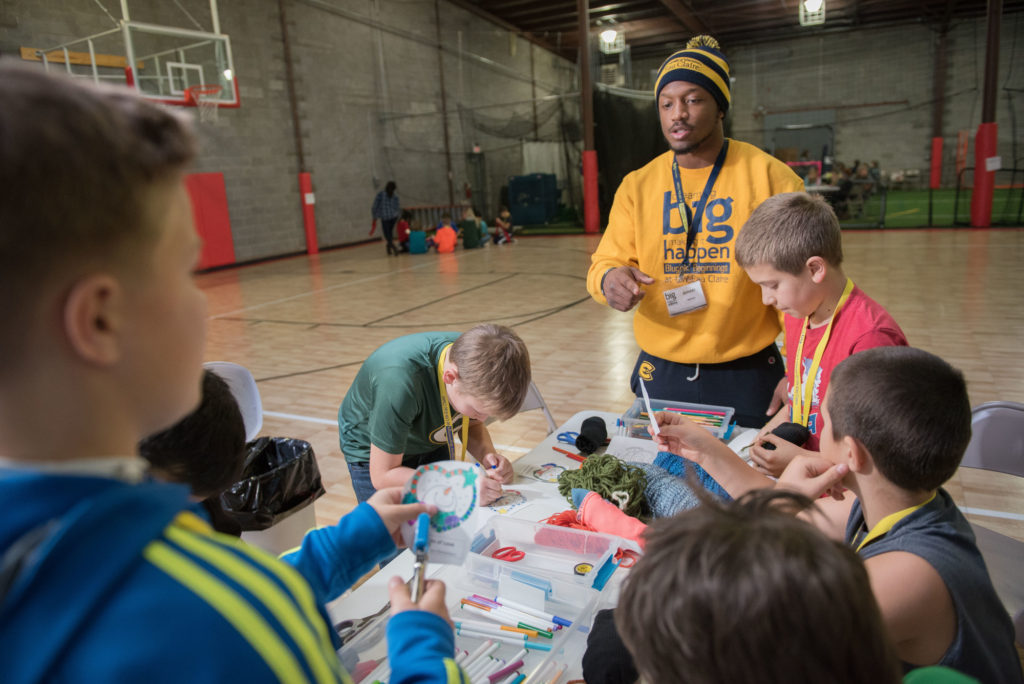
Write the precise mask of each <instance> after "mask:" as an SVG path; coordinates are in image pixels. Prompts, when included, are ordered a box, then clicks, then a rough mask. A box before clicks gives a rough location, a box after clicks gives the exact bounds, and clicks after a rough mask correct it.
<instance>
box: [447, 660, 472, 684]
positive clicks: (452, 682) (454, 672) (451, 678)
mask: <svg viewBox="0 0 1024 684" xmlns="http://www.w3.org/2000/svg"><path fill="white" fill-rule="evenodd" d="M444 670H445V673H446V674H447V675H448V684H462V683H463V682H465V681H467V680H466V678H465V677H463V676H462V669H461V668H460V667H459V666H458V665H456V664H455V661H454V660H452V659H451V658H445V659H444Z"/></svg>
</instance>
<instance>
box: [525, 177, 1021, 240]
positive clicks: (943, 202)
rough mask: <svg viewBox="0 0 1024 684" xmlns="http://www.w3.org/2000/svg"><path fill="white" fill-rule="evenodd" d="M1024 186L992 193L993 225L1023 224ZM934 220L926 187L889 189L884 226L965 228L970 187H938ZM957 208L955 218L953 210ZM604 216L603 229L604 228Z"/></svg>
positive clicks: (869, 218)
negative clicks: (1023, 197) (920, 188)
mask: <svg viewBox="0 0 1024 684" xmlns="http://www.w3.org/2000/svg"><path fill="white" fill-rule="evenodd" d="M1022 193H1024V188H1011V189H1005V188H997V189H996V190H995V192H994V193H993V196H992V225H994V226H1024V215H1022V216H1021V218H1020V219H1018V211H1019V210H1020V208H1021V204H1020V203H1021V196H1022ZM931 201H932V220H931V224H929V223H928V191H927V190H890V191H889V193H888V195H887V197H886V203H885V204H886V206H885V222H884V227H885V228H925V227H928V226H929V225H931V226H935V227H938V228H952V227H965V226H967V225H968V224H969V223H970V219H971V193H970V190H961V191H960V201H959V203H957V201H956V190H935V191H934V192H933V193H932V199H931ZM881 208H882V199H881V197H880V196H879V195H877V194H875V195H872V196H871V197H870V198H868V201H867V202H866V203H865V205H864V211H863V212H862V213H861V215H860V216H852V217H850V218H848V219H843V220H841V221H840V224H841V225H842V226H843V228H877V227H879V222H880V215H881ZM954 208H955V209H956V220H955V221H954V216H953V211H954ZM604 220H605V219H604V217H602V228H604V225H603V223H604ZM582 233H583V225H582V224H581V223H580V222H578V221H574V220H571V219H570V220H562V221H558V222H553V223H547V224H541V225H530V226H523V229H522V233H521V234H522V235H580V234H582Z"/></svg>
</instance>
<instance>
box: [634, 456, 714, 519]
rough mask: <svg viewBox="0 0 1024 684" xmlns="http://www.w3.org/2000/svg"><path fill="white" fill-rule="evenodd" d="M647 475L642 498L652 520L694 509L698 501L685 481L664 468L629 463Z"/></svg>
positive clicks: (648, 464) (647, 464)
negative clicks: (645, 500) (645, 501)
mask: <svg viewBox="0 0 1024 684" xmlns="http://www.w3.org/2000/svg"><path fill="white" fill-rule="evenodd" d="M629 465H631V466H636V467H637V468H640V469H641V470H643V471H644V473H645V474H646V475H647V487H646V488H644V498H645V499H647V507H648V508H649V509H650V511H651V517H652V518H668V517H671V516H673V515H675V514H676V513H679V512H680V511H686V510H689V509H691V508H695V507H696V506H697V505H698V504H699V503H700V499H698V498H697V495H696V494H694V493H693V490H692V489H691V488H690V485H689V484H688V483H687V482H686V480H683V479H680V478H678V477H676V476H675V475H673V474H672V473H670V472H668V471H667V470H665V469H664V468H659V467H658V466H656V465H653V464H651V463H630V464H629Z"/></svg>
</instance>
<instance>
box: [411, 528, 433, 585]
mask: <svg viewBox="0 0 1024 684" xmlns="http://www.w3.org/2000/svg"><path fill="white" fill-rule="evenodd" d="M429 544H430V515H429V514H427V513H420V514H419V516H418V517H417V518H416V536H415V538H414V539H413V543H412V551H413V553H415V554H416V564H415V565H413V577H412V596H411V598H412V602H413V603H419V600H420V597H421V596H423V585H424V583H425V582H426V574H427V548H428V546H429Z"/></svg>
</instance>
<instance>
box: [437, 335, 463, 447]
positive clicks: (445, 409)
mask: <svg viewBox="0 0 1024 684" xmlns="http://www.w3.org/2000/svg"><path fill="white" fill-rule="evenodd" d="M451 348H452V345H451V344H449V345H448V346H447V347H445V348H444V349H442V350H441V358H439V359H438V360H437V387H438V389H440V390H441V413H442V415H444V434H445V439H446V440H447V441H448V455H449V456H450V457H451V460H453V461H454V460H455V430H454V429H453V427H452V410H451V408H450V407H449V404H448V390H447V389H445V386H444V361H445V359H447V358H448V350H449V349H451ZM468 439H469V418H467V417H466V416H462V454H461V455H460V456H459V460H460V461H465V460H466V445H467V444H468Z"/></svg>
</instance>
